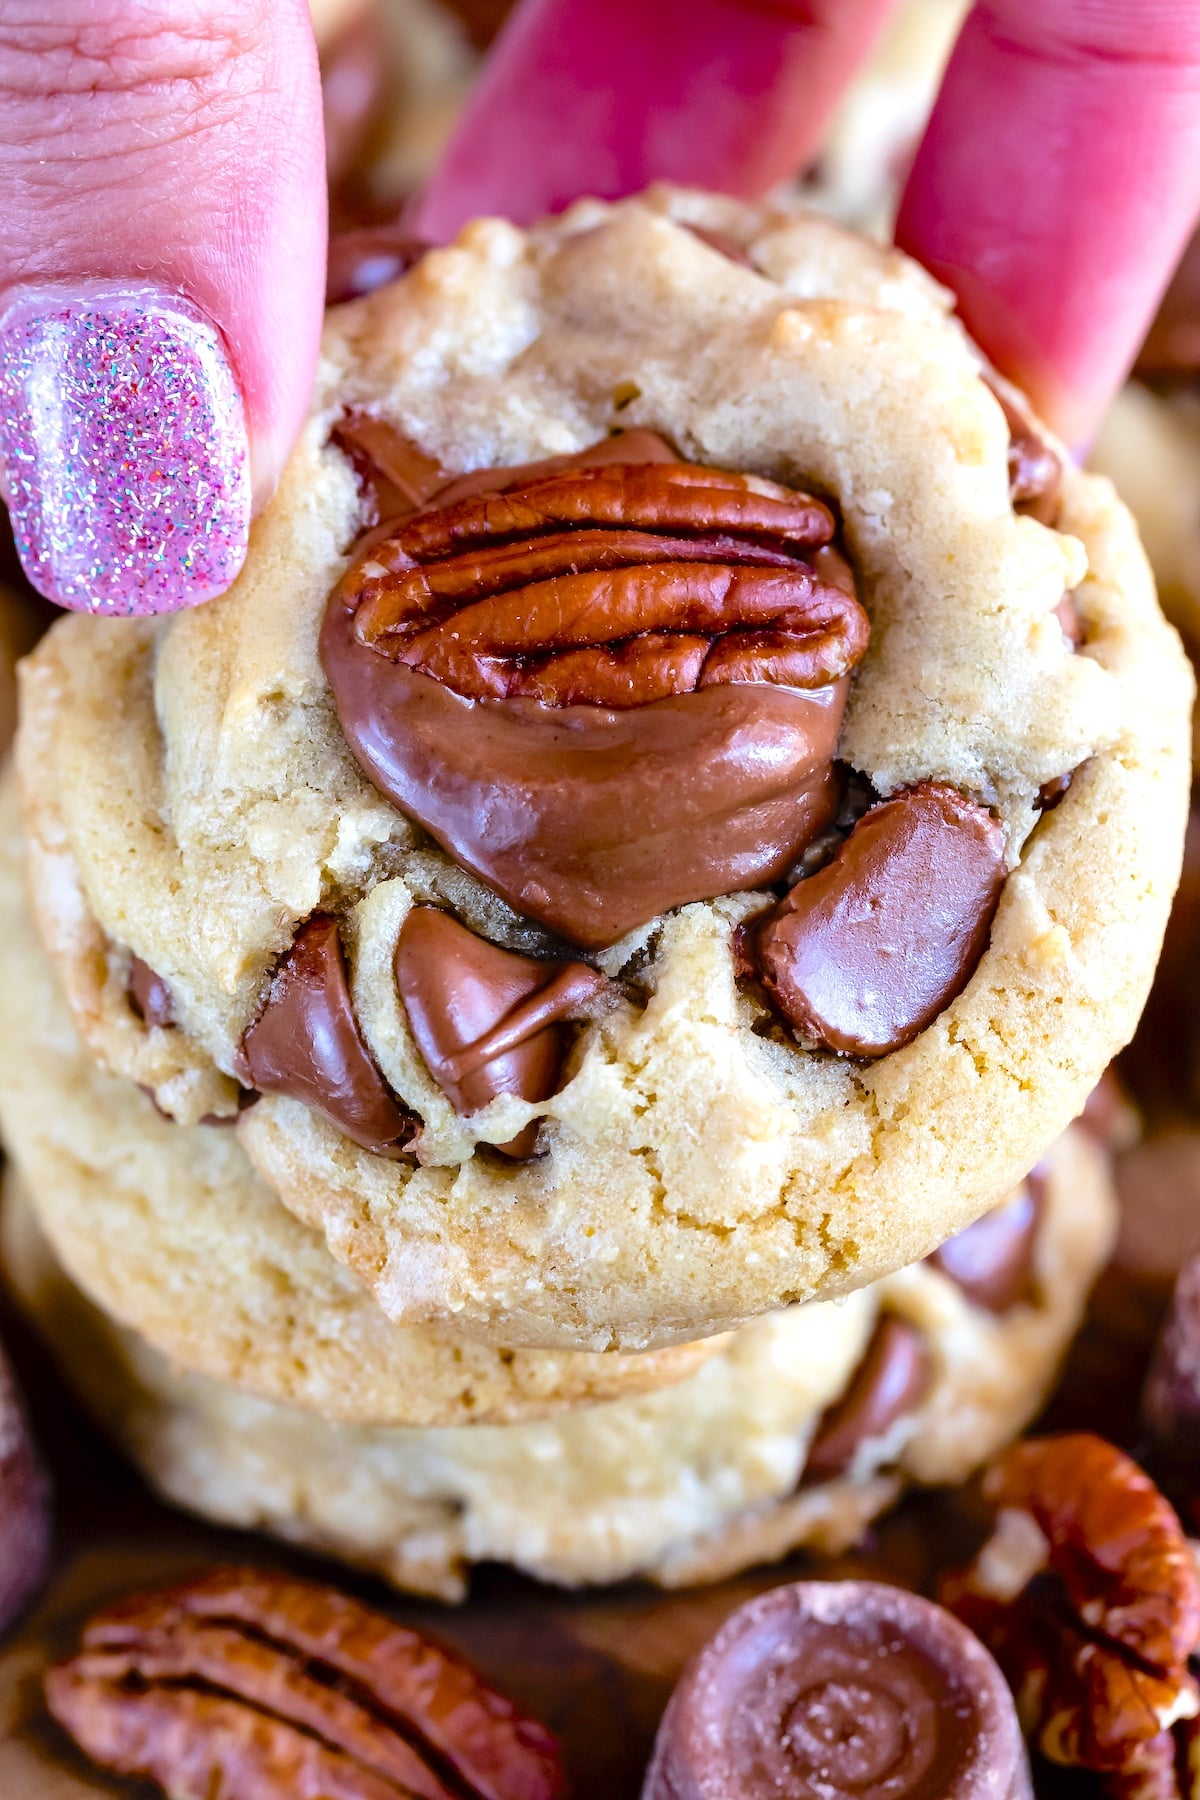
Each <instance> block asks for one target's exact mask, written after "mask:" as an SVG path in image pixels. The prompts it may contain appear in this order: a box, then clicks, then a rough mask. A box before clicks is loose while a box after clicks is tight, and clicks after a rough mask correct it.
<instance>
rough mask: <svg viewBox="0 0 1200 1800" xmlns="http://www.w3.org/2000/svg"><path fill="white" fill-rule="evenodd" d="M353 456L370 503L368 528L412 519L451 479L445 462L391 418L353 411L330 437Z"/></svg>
mask: <svg viewBox="0 0 1200 1800" xmlns="http://www.w3.org/2000/svg"><path fill="white" fill-rule="evenodd" d="M329 439H330V442H331V443H333V444H336V445H337V447H338V449H339V450H341V451H342V452H344V454H345V455H346V456H348V457H349V458H350V461H351V462H352V463H353V465H354V472H355V474H356V475H357V477H358V482H359V487H360V488H361V490H362V495H363V502H364V521H363V522H364V524H366V525H368V526H371V525H378V524H379V522H380V520H392V519H403V518H407V517H408V516H409V514H411V513H414V512H416V510H417V508H418V507H420V506H423V505H424V503H425V501H426V500H428V498H429V496H430V494H433V493H436V491H437V489H438V488H439V487H440V486H441V485H442V483H443V482H444V481H445V479H446V472H445V470H444V469H443V468H442V466H441V464H440V463H439V462H437V461H436V460H435V459H434V458H433V457H432V456H427V455H426V454H425V452H424V450H421V449H418V447H417V445H416V444H414V443H413V441H412V439H411V438H407V437H405V435H404V433H403V432H402V431H398V430H397V429H396V427H395V426H394V425H393V424H391V423H390V421H389V420H387V419H380V418H378V417H377V416H376V415H375V414H374V413H369V412H364V411H363V410H362V408H361V407H353V408H351V409H350V411H348V412H346V413H343V415H342V417H341V418H340V419H339V420H338V422H337V424H336V425H335V426H334V428H333V430H332V431H331V432H330V434H329Z"/></svg>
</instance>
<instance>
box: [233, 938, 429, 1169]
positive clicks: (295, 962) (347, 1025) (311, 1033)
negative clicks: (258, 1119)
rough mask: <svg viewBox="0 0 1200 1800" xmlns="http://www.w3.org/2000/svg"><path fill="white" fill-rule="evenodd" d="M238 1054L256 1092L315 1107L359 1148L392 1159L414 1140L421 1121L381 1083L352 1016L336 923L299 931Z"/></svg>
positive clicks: (277, 970)
mask: <svg viewBox="0 0 1200 1800" xmlns="http://www.w3.org/2000/svg"><path fill="white" fill-rule="evenodd" d="M242 1055H243V1058H244V1060H245V1066H246V1071H247V1073H248V1076H249V1079H250V1081H251V1082H252V1083H253V1085H254V1087H256V1088H257V1089H259V1090H260V1092H264V1093H270V1094H287V1095H289V1096H290V1097H291V1098H292V1099H293V1100H301V1101H303V1103H304V1104H305V1106H311V1107H314V1108H315V1109H316V1111H318V1112H320V1113H324V1115H325V1117H326V1118H327V1119H330V1120H331V1121H332V1122H333V1124H335V1125H336V1126H337V1127H338V1129H339V1130H340V1131H344V1132H345V1134H346V1136H347V1137H348V1138H352V1139H353V1140H354V1142H355V1143H356V1144H361V1145H362V1147H363V1149H364V1150H373V1151H374V1152H375V1153H376V1154H377V1155H380V1156H396V1155H400V1154H401V1153H403V1151H404V1149H405V1147H406V1146H407V1145H408V1144H409V1143H410V1142H411V1141H412V1138H413V1135H414V1132H415V1129H416V1127H417V1125H418V1124H419V1121H418V1120H416V1119H415V1118H414V1115H413V1114H412V1113H411V1112H409V1111H408V1109H407V1108H406V1107H403V1106H401V1105H400V1104H399V1102H398V1101H397V1100H396V1098H395V1096H394V1095H393V1093H392V1091H391V1089H390V1088H389V1087H388V1085H387V1083H386V1082H385V1081H384V1079H383V1076H382V1075H381V1074H380V1072H379V1069H378V1068H377V1066H376V1064H375V1059H374V1058H373V1057H372V1055H371V1052H370V1050H369V1049H368V1048H367V1043H366V1039H365V1038H364V1037H363V1034H362V1031H361V1030H360V1029H359V1024H358V1020H357V1019H356V1018H355V1016H354V1008H353V1005H352V1004H351V1000H350V983H349V978H348V976H347V972H346V959H345V956H344V954H343V952H342V945H341V939H340V938H339V936H338V926H337V920H336V919H333V918H329V917H328V916H327V915H324V914H317V915H315V916H314V917H313V918H311V919H310V920H309V921H308V923H307V924H306V925H304V926H302V927H301V929H300V931H299V933H298V934H297V937H296V941H295V943H294V944H293V945H292V947H291V949H290V950H289V951H288V952H287V955H286V956H285V957H284V958H283V960H282V961H281V962H280V964H279V966H278V968H277V969H276V971H275V974H274V977H273V979H272V981H271V986H270V990H269V992H268V994H267V999H266V1003H265V1005H264V1006H263V1009H262V1011H261V1012H260V1013H259V1015H258V1017H257V1019H256V1020H255V1021H254V1023H253V1024H252V1025H251V1026H250V1027H249V1028H248V1030H247V1031H246V1033H245V1035H244V1036H243V1038H242Z"/></svg>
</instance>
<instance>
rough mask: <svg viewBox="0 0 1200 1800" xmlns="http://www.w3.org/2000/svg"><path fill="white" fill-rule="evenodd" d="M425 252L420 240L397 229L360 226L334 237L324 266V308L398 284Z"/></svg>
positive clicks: (393, 226)
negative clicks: (393, 283)
mask: <svg viewBox="0 0 1200 1800" xmlns="http://www.w3.org/2000/svg"><path fill="white" fill-rule="evenodd" d="M428 249H429V245H428V244H427V243H426V241H425V239H424V238H415V237H413V236H412V234H411V233H410V232H406V231H403V230H401V228H400V226H399V225H363V226H360V227H359V229H358V230H356V231H339V232H337V233H335V235H334V236H333V237H331V238H330V240H329V257H328V261H327V262H326V264H325V304H326V306H340V305H341V304H342V302H343V301H344V300H358V299H361V297H362V296H363V295H364V294H373V293H374V292H375V290H376V288H381V287H386V286H387V285H388V283H389V282H390V281H398V280H399V278H400V276H401V275H407V273H408V271H409V270H410V269H411V268H412V267H413V265H414V264H415V263H418V262H420V260H421V258H422V257H423V256H424V254H425V252H426V250H428Z"/></svg>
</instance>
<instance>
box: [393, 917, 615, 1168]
mask: <svg viewBox="0 0 1200 1800" xmlns="http://www.w3.org/2000/svg"><path fill="white" fill-rule="evenodd" d="M395 971H396V986H397V988H398V989H399V992H400V998H401V999H402V1000H403V1002H404V1007H405V1011H406V1012H407V1014H408V1022H409V1025H410V1027H411V1029H412V1034H413V1036H414V1037H415V1039H416V1041H417V1048H418V1049H419V1050H420V1052H421V1055H422V1056H423V1057H424V1059H425V1061H426V1063H427V1065H428V1067H429V1072H430V1074H431V1075H432V1076H433V1078H434V1080H435V1081H436V1082H437V1083H438V1086H439V1087H440V1088H442V1090H443V1091H444V1093H445V1094H446V1096H447V1098H448V1099H449V1101H450V1103H451V1105H452V1106H454V1107H455V1108H456V1109H457V1110H458V1111H459V1112H462V1113H472V1112H477V1111H478V1110H479V1108H480V1107H482V1106H486V1105H487V1103H488V1101H489V1100H494V1099H495V1098H496V1096H497V1095H498V1094H517V1095H519V1096H520V1098H521V1099H522V1100H532V1101H537V1100H547V1099H549V1097H550V1095H551V1094H553V1093H555V1092H556V1090H557V1088H558V1086H559V1082H560V1078H561V1075H562V1066H563V1062H564V1060H565V1058H566V1054H567V1050H568V1048H569V1039H568V1036H567V1032H566V1030H565V1026H566V1024H567V1021H568V1020H570V1019H582V1018H587V1017H591V1016H594V1014H595V1011H596V1008H597V1005H598V1003H600V1002H601V1000H602V998H603V996H604V995H605V993H606V992H607V990H608V987H609V983H608V981H607V980H606V978H605V977H604V976H603V975H601V974H599V973H598V972H597V971H596V970H595V969H592V968H589V967H588V965H587V964H586V963H580V962H571V963H565V962H537V961H535V960H534V959H533V958H532V957H529V956H518V955H517V954H516V953H515V952H514V951H511V950H502V949H501V948H500V946H499V945H498V944H491V943H489V942H488V941H487V939H486V938H481V937H477V936H476V934H475V933H474V932H473V931H468V929H467V927H466V926H465V925H460V924H459V922H458V920H457V919H453V918H451V917H450V915H449V913H444V912H439V911H438V910H437V909H436V908H435V907H430V906H416V907H414V908H413V909H412V911H411V912H410V913H408V914H407V916H406V917H405V920H404V923H403V925H402V926H401V927H400V933H399V936H398V938H397V940H396V953H395ZM537 1135H538V1126H537V1120H536V1119H535V1120H533V1121H532V1122H531V1123H530V1124H529V1125H527V1126H526V1127H525V1128H524V1130H522V1131H521V1132H519V1133H518V1135H517V1136H516V1137H515V1138H512V1139H510V1141H509V1142H508V1143H507V1144H498V1145H496V1148H497V1149H498V1150H502V1151H503V1152H504V1154H505V1155H506V1156H511V1157H515V1158H518V1159H520V1158H523V1157H528V1156H532V1155H533V1152H534V1149H535V1147H536V1143H537Z"/></svg>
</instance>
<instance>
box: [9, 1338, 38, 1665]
mask: <svg viewBox="0 0 1200 1800" xmlns="http://www.w3.org/2000/svg"><path fill="white" fill-rule="evenodd" d="M50 1550H51V1516H50V1483H49V1481H48V1479H47V1476H46V1472H45V1470H44V1469H43V1467H42V1463H41V1459H40V1458H39V1456H38V1453H37V1451H36V1449H35V1448H34V1445H33V1440H32V1438H31V1437H30V1435H29V1426H28V1423H27V1421H26V1418H25V1409H24V1407H23V1406H22V1404H21V1399H20V1396H19V1395H18V1393H17V1388H16V1383H15V1382H14V1380H13V1378H12V1373H11V1371H10V1369H9V1366H8V1361H7V1358H6V1357H5V1356H4V1353H3V1351H0V1634H3V1633H4V1632H6V1631H7V1630H8V1628H9V1626H10V1625H12V1624H13V1623H14V1622H15V1620H16V1619H18V1618H19V1617H20V1615H21V1614H22V1613H23V1612H24V1611H25V1608H26V1607H27V1606H28V1605H29V1602H30V1601H31V1600H32V1599H33V1597H34V1595H35V1594H36V1593H37V1591H38V1589H39V1588H40V1587H41V1586H42V1584H43V1582H44V1581H45V1579H46V1577H47V1575H48V1574H49V1570H50Z"/></svg>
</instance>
